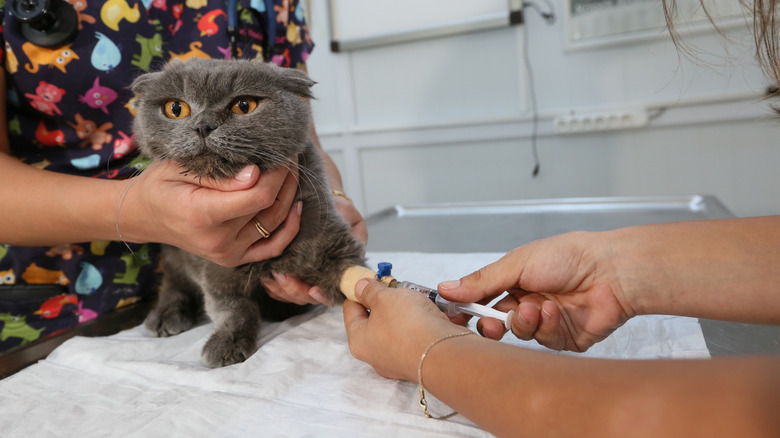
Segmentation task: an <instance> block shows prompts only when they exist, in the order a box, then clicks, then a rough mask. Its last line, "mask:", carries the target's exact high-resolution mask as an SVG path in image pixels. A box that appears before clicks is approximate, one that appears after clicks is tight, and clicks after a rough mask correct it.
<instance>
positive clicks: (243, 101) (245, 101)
mask: <svg viewBox="0 0 780 438" xmlns="http://www.w3.org/2000/svg"><path fill="white" fill-rule="evenodd" d="M255 108H257V99H256V98H254V97H239V98H238V99H236V100H234V101H233V105H232V106H231V107H230V111H233V112H234V113H235V114H238V115H239V116H243V115H245V114H249V113H251V112H252V111H254V110H255Z"/></svg>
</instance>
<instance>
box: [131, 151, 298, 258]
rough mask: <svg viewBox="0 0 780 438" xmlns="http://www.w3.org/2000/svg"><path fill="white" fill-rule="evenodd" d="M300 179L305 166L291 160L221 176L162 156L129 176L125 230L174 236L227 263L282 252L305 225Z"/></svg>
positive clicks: (158, 237) (138, 236) (150, 237)
mask: <svg viewBox="0 0 780 438" xmlns="http://www.w3.org/2000/svg"><path fill="white" fill-rule="evenodd" d="M297 184H298V175H297V172H295V173H293V172H291V171H289V170H288V169H287V168H285V167H279V168H276V169H274V170H271V171H269V172H266V173H264V174H260V172H259V170H258V168H257V167H256V166H247V167H246V168H244V169H242V170H241V171H240V172H239V173H238V174H237V175H236V176H235V177H234V178H229V179H225V180H220V181H216V180H212V179H210V178H197V177H193V176H192V175H187V174H186V173H184V169H183V168H181V167H180V166H178V165H177V164H175V163H173V162H170V161H159V162H155V163H153V164H151V165H150V166H149V167H148V168H147V169H146V170H145V171H144V172H142V173H141V174H140V175H139V176H137V177H135V178H132V179H130V180H127V181H126V187H125V188H124V191H123V196H122V197H120V200H119V201H118V202H119V205H118V206H117V214H116V225H117V229H118V232H119V234H120V236H119V237H120V238H121V239H123V240H127V241H131V242H161V243H167V244H170V245H173V246H177V247H179V248H181V249H183V250H185V251H188V252H190V253H192V254H195V255H198V256H200V257H203V258H205V259H207V260H211V261H213V262H215V263H218V264H220V265H223V266H238V265H241V264H244V263H249V262H254V261H260V260H265V259H268V258H272V257H276V256H278V255H279V254H281V253H282V251H283V250H284V249H285V248H286V247H287V245H288V244H289V243H290V242H291V241H292V239H293V238H294V237H295V236H296V235H297V233H298V229H299V227H300V217H301V214H300V212H301V208H302V205H300V203H296V205H293V199H294V197H295V192H296V190H297ZM258 212H259V213H258ZM255 221H258V222H259V223H260V224H261V226H262V227H263V228H264V229H265V230H267V231H268V232H269V233H270V234H271V236H270V238H263V236H262V235H261V233H260V231H259V230H258V228H257V227H256V225H255Z"/></svg>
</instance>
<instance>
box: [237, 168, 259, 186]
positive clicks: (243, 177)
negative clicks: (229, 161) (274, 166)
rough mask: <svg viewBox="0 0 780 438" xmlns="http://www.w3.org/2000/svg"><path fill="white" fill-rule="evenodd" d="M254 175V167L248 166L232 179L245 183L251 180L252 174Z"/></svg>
mask: <svg viewBox="0 0 780 438" xmlns="http://www.w3.org/2000/svg"><path fill="white" fill-rule="evenodd" d="M254 173H255V166H253V165H249V166H246V167H245V168H243V169H241V170H239V171H238V173H237V174H236V176H235V177H234V178H235V179H236V181H240V182H247V181H249V180H251V179H252V174H254Z"/></svg>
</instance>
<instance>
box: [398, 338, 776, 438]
mask: <svg viewBox="0 0 780 438" xmlns="http://www.w3.org/2000/svg"><path fill="white" fill-rule="evenodd" d="M409 363H410V365H411V361H410V362H409ZM453 364H457V365H453ZM778 365H780V361H778V359H776V358H775V359H727V360H717V361H716V360H712V361H655V360H654V361H617V360H600V359H584V358H574V357H563V356H557V355H552V354H548V353H543V352H537V351H531V350H527V349H522V348H518V347H514V346H511V345H507V344H502V343H498V342H495V341H489V340H486V339H483V338H479V337H476V336H465V337H459V338H454V339H449V340H446V341H443V342H441V343H440V344H439V345H436V346H435V347H434V348H433V349H432V350H431V352H430V353H429V355H428V357H427V358H426V359H425V362H424V367H423V380H424V383H425V387H426V389H427V390H428V391H429V392H430V393H432V394H434V395H435V396H436V397H437V398H439V399H440V400H441V401H443V402H444V403H446V404H447V405H448V406H450V407H451V408H453V409H455V410H457V411H458V412H459V413H461V414H462V415H463V416H465V417H467V418H469V419H471V420H472V421H474V422H475V423H477V424H479V425H481V426H482V427H484V428H485V429H486V430H488V431H490V432H492V433H494V434H496V435H498V436H582V437H589V436H597V437H607V436H627V435H631V436H696V435H718V436H728V435H732V434H740V435H744V436H771V434H773V433H774V432H775V431H776V430H777V427H778V426H779V424H778V421H777V419H776V416H775V415H774V412H773V410H774V409H773V408H772V407H773V406H777V404H778V403H780V396H779V395H780V377H778V376H777V373H776V371H775V370H776V369H777V367H778ZM735 370H739V371H737V372H735ZM431 409H432V410H434V412H433V414H434V415H436V414H439V415H440V414H443V413H445V412H441V411H442V410H444V409H446V408H441V407H438V405H434V406H432V407H431ZM708 432H711V433H708Z"/></svg>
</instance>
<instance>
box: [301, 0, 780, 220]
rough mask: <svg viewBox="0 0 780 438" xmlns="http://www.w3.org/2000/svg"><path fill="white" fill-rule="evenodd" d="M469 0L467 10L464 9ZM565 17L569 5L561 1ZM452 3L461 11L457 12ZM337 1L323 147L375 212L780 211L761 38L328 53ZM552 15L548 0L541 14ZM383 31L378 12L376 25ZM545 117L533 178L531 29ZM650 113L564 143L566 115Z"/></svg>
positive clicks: (322, 57)
mask: <svg viewBox="0 0 780 438" xmlns="http://www.w3.org/2000/svg"><path fill="white" fill-rule="evenodd" d="M460 1H468V0H460ZM554 3H555V5H556V7H557V8H558V12H560V8H561V6H562V4H563V1H562V0H555V1H554ZM450 4H452V5H456V4H457V2H456V1H451V2H450ZM326 5H327V2H325V1H324V0H312V1H311V10H310V11H309V20H310V25H311V31H312V34H313V38H314V40H315V43H317V44H318V47H317V48H316V49H315V51H314V53H313V54H312V56H311V57H310V58H309V61H308V67H309V72H310V74H311V76H312V77H313V78H314V79H315V80H316V81H317V82H318V85H317V86H316V87H315V89H314V90H315V93H316V95H317V96H318V100H317V101H316V102H315V103H314V111H315V123H316V124H317V129H318V132H319V135H320V139H321V141H322V143H323V145H324V146H325V148H326V150H328V151H329V152H330V153H331V155H332V156H333V157H334V159H335V160H336V162H337V164H338V165H339V167H340V169H341V171H342V174H343V177H344V180H345V190H346V191H347V192H349V193H350V195H351V196H352V197H353V198H354V199H355V201H356V203H357V205H358V206H359V208H360V209H361V211H362V212H363V213H364V214H370V213H373V212H376V211H379V210H381V209H383V208H385V207H388V206H390V205H393V204H396V203H421V202H442V201H479V200H500V199H534V198H549V197H575V196H612V195H619V196H632V195H671V194H714V195H716V196H718V197H719V198H720V199H721V200H722V201H723V202H724V203H725V204H726V205H727V206H728V207H729V208H730V209H731V210H732V211H733V212H734V213H735V214H737V215H740V216H746V215H759V214H772V213H778V212H780V197H778V196H772V195H774V194H776V193H778V189H780V176H778V174H780V172H778V164H779V163H780V152H778V148H776V147H775V141H776V140H775V137H776V136H777V135H778V133H780V131H779V129H780V125H777V123H775V122H773V121H768V120H767V117H768V116H770V115H771V114H770V111H769V110H768V109H767V104H766V103H756V101H757V96H759V95H760V93H761V92H762V90H763V89H764V88H765V86H766V83H767V82H766V81H765V80H764V78H763V76H762V74H761V73H760V71H759V70H758V68H757V66H756V65H755V63H754V61H753V57H752V55H751V53H753V51H752V49H751V48H750V39H749V37H748V36H747V33H745V32H744V31H742V30H741V29H734V30H729V36H730V38H731V39H732V41H730V42H729V43H728V48H729V50H728V52H727V51H726V50H724V48H723V47H722V43H723V38H722V37H719V36H717V35H716V34H714V33H713V32H708V33H704V34H698V35H686V36H685V41H686V42H688V43H689V44H690V45H692V46H694V47H696V48H698V49H703V50H705V51H707V52H708V53H703V54H701V55H700V59H699V61H697V62H691V61H689V60H687V59H685V58H680V57H679V53H678V52H677V50H676V49H675V48H674V46H673V45H672V44H671V43H670V42H669V40H668V39H667V38H665V36H664V35H663V34H661V33H660V32H659V35H658V37H655V38H652V39H650V40H644V41H639V42H633V43H629V44H623V45H616V46H609V47H600V48H592V49H586V50H576V51H567V50H566V49H565V48H564V47H565V42H564V34H565V33H564V28H563V25H564V23H563V20H558V21H556V23H555V24H553V25H548V24H546V23H544V22H543V21H542V20H541V19H540V17H539V16H538V15H537V14H536V13H535V11H533V10H526V25H525V29H524V28H523V27H519V26H518V27H513V28H507V29H501V30H494V31H485V32H480V33H473V34H468V35H459V36H454V37H447V38H441V39H434V40H428V41H422V42H416V43H409V44H403V45H397V46H387V47H380V48H375V49H365V50H359V51H354V52H350V53H340V54H334V53H332V52H330V50H329V48H328V45H329V36H328V35H329V34H328V16H327V9H326ZM540 5H541V6H543V7H544V3H543V2H541V3H540ZM365 19H366V20H381V17H366V18H365ZM526 30H527V32H528V42H529V47H530V49H529V56H530V58H531V64H532V67H533V71H534V77H535V80H536V81H535V82H536V87H535V90H536V95H537V102H538V109H539V115H540V124H539V133H540V137H539V139H538V150H539V155H540V158H541V164H542V166H541V173H540V174H539V176H538V177H536V178H533V177H532V176H531V171H532V168H533V158H532V153H531V138H530V135H531V132H532V123H531V117H530V99H529V98H530V94H529V89H528V83H527V79H528V78H527V75H526V70H525V64H524V62H523V57H522V48H523V40H524V31H526ZM632 108H642V109H646V110H648V111H649V114H650V115H651V116H652V120H651V122H650V124H649V125H648V126H646V127H642V128H638V129H626V130H618V131H604V132H591V133H584V134H557V133H556V132H555V129H554V126H555V125H554V120H555V117H558V116H564V115H567V114H571V113H573V112H574V113H583V112H585V113H587V112H591V111H601V110H610V111H611V110H618V111H619V110H623V109H632Z"/></svg>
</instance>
